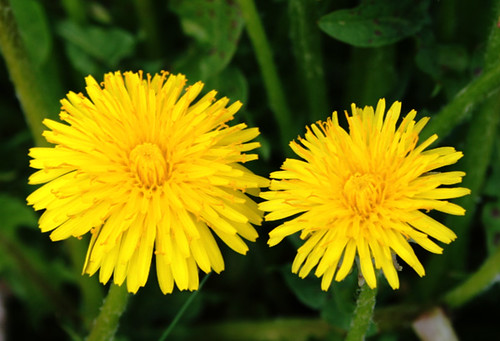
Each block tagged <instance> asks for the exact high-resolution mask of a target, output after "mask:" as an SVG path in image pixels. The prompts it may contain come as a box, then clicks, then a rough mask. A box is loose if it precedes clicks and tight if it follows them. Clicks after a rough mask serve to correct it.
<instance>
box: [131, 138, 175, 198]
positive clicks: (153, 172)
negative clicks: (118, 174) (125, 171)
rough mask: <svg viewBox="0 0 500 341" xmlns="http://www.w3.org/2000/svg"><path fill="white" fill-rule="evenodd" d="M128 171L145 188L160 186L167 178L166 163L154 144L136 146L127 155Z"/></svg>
mask: <svg viewBox="0 0 500 341" xmlns="http://www.w3.org/2000/svg"><path fill="white" fill-rule="evenodd" d="M129 160H130V170H131V171H132V172H133V173H135V176H136V178H137V179H138V180H139V182H140V183H141V184H142V185H143V186H144V187H147V188H151V187H155V186H158V185H161V184H162V183H163V182H164V181H165V179H166V178H167V177H168V173H167V171H168V168H167V161H166V160H165V158H164V157H163V153H162V152H161V150H160V148H159V147H158V146H157V145H156V144H154V143H142V144H139V145H137V146H136V147H135V148H134V149H133V150H132V151H131V152H130V155H129Z"/></svg>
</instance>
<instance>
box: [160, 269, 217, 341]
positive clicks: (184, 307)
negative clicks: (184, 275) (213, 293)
mask: <svg viewBox="0 0 500 341" xmlns="http://www.w3.org/2000/svg"><path fill="white" fill-rule="evenodd" d="M208 277H210V273H208V274H207V275H206V276H205V277H204V278H203V280H202V281H201V283H200V286H199V288H198V290H196V291H194V292H193V293H191V295H189V297H188V299H187V300H186V302H184V304H183V305H182V307H181V309H179V311H178V312H177V314H176V315H175V317H174V319H173V320H172V323H170V324H169V325H168V327H167V329H166V330H165V331H164V332H163V334H162V335H161V336H160V338H159V339H158V341H165V340H166V339H167V337H168V336H169V335H170V333H172V331H173V330H174V328H175V326H176V325H177V323H178V322H179V321H180V319H181V317H182V315H184V313H185V312H186V310H187V308H189V306H190V305H191V303H193V300H194V299H195V297H196V295H198V292H200V290H201V288H203V285H204V284H205V282H206V281H207V279H208Z"/></svg>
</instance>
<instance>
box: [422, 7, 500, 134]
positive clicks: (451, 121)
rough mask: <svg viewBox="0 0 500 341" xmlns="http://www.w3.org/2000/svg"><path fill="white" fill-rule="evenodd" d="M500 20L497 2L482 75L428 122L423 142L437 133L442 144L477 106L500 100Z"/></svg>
mask: <svg viewBox="0 0 500 341" xmlns="http://www.w3.org/2000/svg"><path fill="white" fill-rule="evenodd" d="M448 14H449V13H448ZM448 16H449V15H448ZM499 17H500V2H497V3H496V5H495V8H494V10H493V11H492V18H494V20H492V22H491V24H490V35H489V37H488V44H487V47H486V52H485V58H484V59H485V60H484V69H483V73H482V74H481V75H480V76H479V77H477V78H476V79H474V80H473V81H472V82H470V83H469V84H468V85H467V86H466V87H465V88H463V89H462V90H461V91H459V92H458V94H457V95H456V96H455V98H453V100H452V101H451V102H449V103H448V105H446V106H445V107H444V108H443V109H442V110H441V111H440V112H439V113H438V114H437V115H435V116H434V117H433V118H432V119H431V120H430V121H429V124H427V126H426V127H425V128H424V130H423V131H422V134H421V137H420V138H421V139H422V141H425V139H426V138H427V137H429V136H431V135H432V134H434V133H435V134H437V135H438V136H439V137H440V138H441V140H442V139H443V138H444V137H446V136H447V135H448V134H449V133H450V132H451V131H452V129H453V128H454V127H455V126H456V125H457V124H459V123H460V122H462V121H463V120H464V118H465V117H466V116H467V114H468V113H469V112H471V111H472V110H473V109H474V108H475V107H476V106H477V105H478V104H480V103H481V102H482V101H483V100H485V99H486V98H489V97H491V96H497V94H498V91H497V90H499V89H500V62H499V61H498V55H499V53H500V29H499V28H498V24H499V20H500V19H499Z"/></svg>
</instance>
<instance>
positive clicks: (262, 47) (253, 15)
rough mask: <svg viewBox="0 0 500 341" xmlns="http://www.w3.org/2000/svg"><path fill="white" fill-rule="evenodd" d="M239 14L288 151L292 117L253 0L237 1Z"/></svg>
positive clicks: (293, 135) (291, 136) (282, 139)
mask: <svg viewBox="0 0 500 341" xmlns="http://www.w3.org/2000/svg"><path fill="white" fill-rule="evenodd" d="M238 3H239V6H240V8H241V13H242V15H243V18H244V19H245V23H246V30H247V32H248V35H249V37H250V40H251V42H252V45H253V50H254V53H255V56H256V58H257V62H258V63H259V67H260V71H261V74H262V78H263V80H264V87H265V89H266V92H267V96H268V99H269V105H270V107H271V110H272V112H273V114H274V118H275V119H276V122H277V123H278V126H279V132H280V138H281V141H282V145H283V148H284V150H288V143H289V141H290V140H291V139H292V138H293V137H295V136H296V134H295V133H294V131H293V127H292V116H291V114H290V110H289V109H288V104H287V102H286V98H285V92H284V90H283V85H282V84H281V81H280V78H279V75H278V70H277V69H276V65H275V63H274V60H273V53H272V50H271V46H270V45H269V42H268V40H267V37H266V33H265V31H264V27H263V25H262V22H261V20H260V18H259V14H258V13H257V8H256V7H255V3H254V1H253V0H238Z"/></svg>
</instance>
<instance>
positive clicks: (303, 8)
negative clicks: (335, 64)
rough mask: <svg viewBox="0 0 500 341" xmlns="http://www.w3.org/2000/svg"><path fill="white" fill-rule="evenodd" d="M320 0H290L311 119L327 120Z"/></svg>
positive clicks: (295, 47) (294, 40)
mask: <svg viewBox="0 0 500 341" xmlns="http://www.w3.org/2000/svg"><path fill="white" fill-rule="evenodd" d="M316 8H317V1H316V0H290V1H289V2H288V13H289V15H288V18H289V20H290V36H291V42H292V46H293V50H294V54H295V59H296V61H297V65H298V67H299V70H300V73H301V75H302V81H303V82H304V85H303V86H302V88H303V89H304V90H305V92H306V96H307V103H308V111H309V121H310V122H316V121H318V120H325V119H326V117H327V116H328V115H329V114H330V112H329V109H328V101H327V96H326V82H325V73H324V70H323V57H322V54H321V45H320V30H319V28H318V25H317V24H316V22H317V20H318V18H317V16H316V15H315V14H316Z"/></svg>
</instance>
